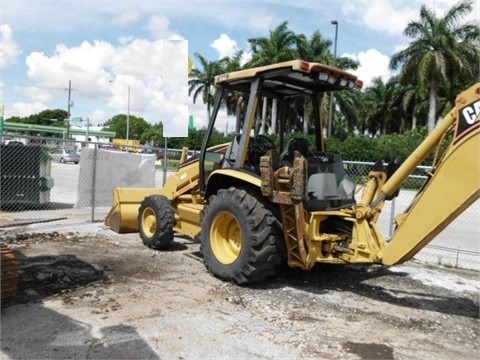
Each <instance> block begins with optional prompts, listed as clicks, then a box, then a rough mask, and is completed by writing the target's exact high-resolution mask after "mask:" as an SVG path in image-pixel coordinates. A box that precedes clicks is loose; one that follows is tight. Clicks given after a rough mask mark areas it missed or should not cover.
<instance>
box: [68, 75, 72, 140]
mask: <svg viewBox="0 0 480 360" xmlns="http://www.w3.org/2000/svg"><path fill="white" fill-rule="evenodd" d="M71 96H72V80H69V81H68V104H67V140H68V139H69V138H70V106H71V105H72V101H71Z"/></svg>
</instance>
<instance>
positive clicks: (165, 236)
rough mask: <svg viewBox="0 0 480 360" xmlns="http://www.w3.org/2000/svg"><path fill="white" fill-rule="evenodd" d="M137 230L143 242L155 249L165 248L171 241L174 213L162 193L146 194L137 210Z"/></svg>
mask: <svg viewBox="0 0 480 360" xmlns="http://www.w3.org/2000/svg"><path fill="white" fill-rule="evenodd" d="M137 221H138V230H139V233H140V237H141V239H142V241H143V243H144V244H145V245H146V246H148V247H150V248H152V249H156V250H164V249H167V248H168V247H169V246H170V244H171V243H172V241H173V226H174V224H175V214H174V212H173V207H172V204H171V203H170V200H168V199H167V198H166V197H165V196H163V195H150V196H147V197H146V198H145V199H144V200H143V201H142V203H141V204H140V209H139V211H138V220H137Z"/></svg>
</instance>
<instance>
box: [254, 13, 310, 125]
mask: <svg viewBox="0 0 480 360" xmlns="http://www.w3.org/2000/svg"><path fill="white" fill-rule="evenodd" d="M299 41H300V39H299V37H298V36H297V35H296V34H295V33H294V32H293V31H292V30H289V29H288V22H287V21H284V22H283V23H281V24H280V25H279V26H277V27H276V28H275V29H274V30H270V32H269V36H268V37H259V38H250V39H248V42H249V44H250V47H251V50H252V58H251V60H250V62H249V63H248V67H256V66H264V65H268V64H274V63H278V62H282V61H288V60H294V59H296V58H298V51H297V48H298V45H299ZM264 101H265V99H264ZM262 113H265V112H263V111H262ZM276 119H277V101H276V99H273V101H272V115H271V121H272V123H271V129H272V133H275V132H276ZM265 121H266V119H265V118H263V119H262V128H265V124H264V122H265Z"/></svg>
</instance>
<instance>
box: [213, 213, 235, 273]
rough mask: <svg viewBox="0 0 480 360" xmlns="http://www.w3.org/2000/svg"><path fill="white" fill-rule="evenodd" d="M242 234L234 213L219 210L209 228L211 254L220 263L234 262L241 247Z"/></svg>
mask: <svg viewBox="0 0 480 360" xmlns="http://www.w3.org/2000/svg"><path fill="white" fill-rule="evenodd" d="M242 242H243V235H242V229H241V228H240V224H239V223H238V221H237V218H236V217H235V215H233V214H232V213H231V212H228V211H220V212H219V213H218V214H217V215H216V216H215V219H214V220H213V222H212V227H211V228H210V245H211V247H212V251H213V254H214V255H215V257H216V258H217V260H218V261H220V262H221V263H222V264H225V265H229V264H232V263H233V262H235V261H236V260H237V258H238V256H239V255H240V251H241V249H242Z"/></svg>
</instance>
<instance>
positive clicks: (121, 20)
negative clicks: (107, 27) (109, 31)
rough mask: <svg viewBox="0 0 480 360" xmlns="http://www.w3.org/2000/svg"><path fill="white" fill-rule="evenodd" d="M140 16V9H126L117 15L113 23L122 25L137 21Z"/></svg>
mask: <svg viewBox="0 0 480 360" xmlns="http://www.w3.org/2000/svg"><path fill="white" fill-rule="evenodd" d="M139 18H140V11H139V10H138V9H126V10H124V11H122V12H121V13H120V14H119V15H117V16H116V17H115V18H114V19H113V21H112V23H113V25H117V26H122V25H127V24H131V23H135V22H136V21H137V20H138V19H139Z"/></svg>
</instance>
